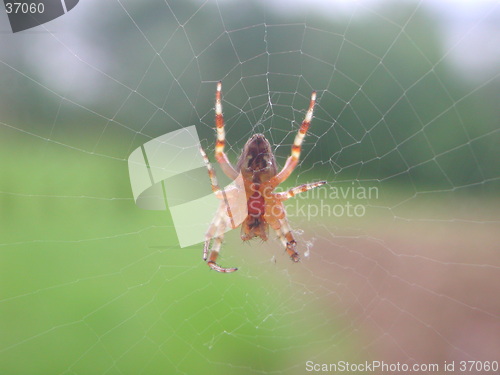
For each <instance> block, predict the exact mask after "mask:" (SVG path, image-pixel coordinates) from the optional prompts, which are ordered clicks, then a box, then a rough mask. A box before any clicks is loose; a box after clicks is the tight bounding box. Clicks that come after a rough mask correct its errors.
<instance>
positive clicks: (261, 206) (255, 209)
mask: <svg viewBox="0 0 500 375" xmlns="http://www.w3.org/2000/svg"><path fill="white" fill-rule="evenodd" d="M247 203H248V215H249V216H252V217H254V218H259V217H261V216H262V215H264V212H265V201H264V197H263V196H262V194H261V192H260V191H258V190H257V191H254V192H253V194H252V195H251V196H250V197H249V198H248V202H247Z"/></svg>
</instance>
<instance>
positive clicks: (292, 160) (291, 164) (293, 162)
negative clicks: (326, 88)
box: [270, 91, 316, 187]
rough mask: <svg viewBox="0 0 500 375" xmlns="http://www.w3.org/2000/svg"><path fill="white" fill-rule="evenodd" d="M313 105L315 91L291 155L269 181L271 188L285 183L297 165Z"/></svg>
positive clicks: (311, 115) (309, 123)
mask: <svg viewBox="0 0 500 375" xmlns="http://www.w3.org/2000/svg"><path fill="white" fill-rule="evenodd" d="M315 103H316V91H313V92H312V94H311V101H310V102H309V108H308V109H307V113H306V117H305V118H304V121H302V125H301V126H300V129H299V132H298V133H297V135H296V136H295V140H294V141H293V145H292V154H291V155H290V156H289V157H288V159H287V160H286V163H285V166H284V167H283V169H282V170H281V171H280V172H279V173H278V174H277V175H276V176H274V177H273V178H272V179H271V180H270V182H271V186H273V187H276V186H278V185H279V184H281V183H282V182H283V181H285V180H286V179H287V178H288V176H290V174H291V173H292V172H293V170H294V169H295V167H296V166H297V164H298V163H299V157H300V151H301V149H302V142H303V141H304V137H305V135H306V133H307V130H308V129H309V126H310V125H311V120H312V117H313V110H314V104H315Z"/></svg>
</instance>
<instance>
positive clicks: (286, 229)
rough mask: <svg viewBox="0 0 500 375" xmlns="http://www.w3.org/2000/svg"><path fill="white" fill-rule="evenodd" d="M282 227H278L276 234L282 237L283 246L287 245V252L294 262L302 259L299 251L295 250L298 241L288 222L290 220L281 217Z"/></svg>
mask: <svg viewBox="0 0 500 375" xmlns="http://www.w3.org/2000/svg"><path fill="white" fill-rule="evenodd" d="M279 223H280V227H279V228H277V229H276V234H277V235H278V238H279V239H280V241H281V243H282V244H283V246H285V250H286V252H287V254H288V255H289V256H290V259H292V261H293V262H298V261H300V257H299V253H297V251H296V250H295V248H296V247H297V241H295V238H294V237H293V234H292V231H291V229H290V225H289V224H288V220H286V219H281V220H279Z"/></svg>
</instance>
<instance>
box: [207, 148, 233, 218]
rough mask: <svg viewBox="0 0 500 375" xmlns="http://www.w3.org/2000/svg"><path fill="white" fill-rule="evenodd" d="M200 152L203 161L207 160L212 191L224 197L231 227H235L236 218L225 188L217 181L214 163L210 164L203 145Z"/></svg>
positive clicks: (219, 196) (221, 197)
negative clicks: (234, 218)
mask: <svg viewBox="0 0 500 375" xmlns="http://www.w3.org/2000/svg"><path fill="white" fill-rule="evenodd" d="M200 153H201V156H202V157H203V161H204V162H205V165H206V167H207V169H208V177H209V178H210V183H211V184H212V191H213V192H214V193H215V196H216V197H217V198H219V199H222V200H223V201H224V202H223V203H224V204H225V207H226V210H227V216H228V217H229V220H230V221H231V227H232V228H234V227H235V225H234V220H233V214H232V213H231V207H230V205H229V202H228V199H227V195H226V191H225V190H224V189H221V188H220V186H219V183H218V182H217V176H216V174H215V170H214V169H213V167H212V164H210V160H208V156H207V154H206V153H205V150H203V148H202V147H200Z"/></svg>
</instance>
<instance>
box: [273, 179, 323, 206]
mask: <svg viewBox="0 0 500 375" xmlns="http://www.w3.org/2000/svg"><path fill="white" fill-rule="evenodd" d="M324 184H326V181H318V182H312V183H310V184H303V185H299V186H296V187H294V188H291V189H290V190H288V191H283V192H281V193H274V196H275V197H276V198H278V199H279V200H281V201H285V200H287V199H290V198H293V197H294V196H295V194H298V193H303V192H304V191H308V190H311V189H314V188H315V187H318V186H321V185H324Z"/></svg>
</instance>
